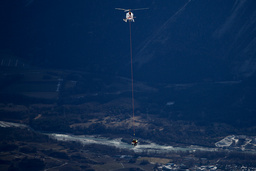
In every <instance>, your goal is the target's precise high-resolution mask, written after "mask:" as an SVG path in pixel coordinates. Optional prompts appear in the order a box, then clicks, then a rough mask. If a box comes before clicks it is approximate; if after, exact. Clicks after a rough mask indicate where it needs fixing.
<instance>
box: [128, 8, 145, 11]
mask: <svg viewBox="0 0 256 171" xmlns="http://www.w3.org/2000/svg"><path fill="white" fill-rule="evenodd" d="M147 9H149V8H137V9H131V10H133V11H135V10H147Z"/></svg>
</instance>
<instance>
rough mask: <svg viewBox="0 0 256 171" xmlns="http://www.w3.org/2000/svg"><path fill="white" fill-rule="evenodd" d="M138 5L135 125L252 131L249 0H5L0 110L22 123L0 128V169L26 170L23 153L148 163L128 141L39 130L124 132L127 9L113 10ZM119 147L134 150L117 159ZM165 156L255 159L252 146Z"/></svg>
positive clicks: (96, 162)
mask: <svg viewBox="0 0 256 171" xmlns="http://www.w3.org/2000/svg"><path fill="white" fill-rule="evenodd" d="M143 7H148V8H149V10H144V11H136V12H135V16H136V18H135V23H132V41H133V42H132V43H133V59H134V79H135V80H134V90H135V92H134V94H135V116H136V118H135V125H136V136H138V137H139V138H141V139H144V140H151V141H153V142H155V143H159V144H168V145H174V146H188V145H200V146H207V147H214V146H215V144H214V143H215V142H217V141H219V140H221V139H222V138H224V137H226V136H228V135H232V134H234V135H248V136H255V135H256V127H255V123H256V116H255V113H256V98H255V97H256V73H255V71H256V48H255V47H256V29H255V28H256V2H255V1H254V0H243V1H240V0H172V1H158V0H153V1H150V2H149V1H142V0H137V1H134V2H130V1H124V0H121V1H118V2H108V1H103V2H102V1H100V0H88V1H87V0H86V1H85V0H76V1H75V2H73V1H72V2H71V1H69V0H54V1H52V0H44V1H39V0H2V1H1V2H0V18H1V28H0V37H1V40H0V121H8V122H18V123H23V124H26V125H29V126H30V127H31V130H27V129H20V130H18V131H17V129H18V128H1V127H0V136H1V137H0V138H1V139H2V141H1V142H0V148H1V149H2V150H3V149H7V150H3V151H2V152H1V156H2V157H1V158H0V167H1V168H5V169H4V170H8V169H9V170H15V169H17V168H19V167H23V168H24V170H28V167H29V164H28V163H30V162H35V163H36V164H35V166H33V167H35V168H36V167H37V166H38V170H40V169H42V168H44V169H49V168H51V169H53V170H54V169H58V167H60V168H63V169H67V170H86V169H88V170H90V169H92V168H93V169H95V170H97V168H98V167H100V168H104V167H106V165H105V164H107V163H109V162H110V163H111V164H112V165H108V166H107V168H112V167H114V165H115V166H116V167H115V168H119V169H121V168H124V165H125V166H126V168H134V167H137V169H138V168H141V169H144V170H152V169H153V167H156V165H155V166H154V165H153V164H148V163H147V162H146V161H148V160H149V159H148V158H143V159H141V160H137V161H136V159H137V157H138V154H134V153H131V152H127V151H120V150H117V149H112V148H110V147H109V148H106V147H104V148H103V147H102V146H93V145H91V146H83V147H81V146H80V145H77V144H76V143H72V142H71V143H67V144H65V143H64V142H56V141H55V140H51V139H49V138H48V137H47V136H45V135H41V132H54V133H70V134H77V135H95V134H98V135H103V136H105V137H110V138H120V137H121V138H122V141H124V142H128V143H129V142H130V140H131V139H132V138H133V137H132V128H131V126H132V125H131V123H132V120H131V112H132V106H131V79H130V54H129V52H130V47H129V43H130V42H129V26H128V23H125V22H123V21H122V19H123V18H124V17H125V13H124V12H122V11H117V10H114V9H115V8H143ZM37 131H38V132H37ZM40 141H41V143H40ZM81 148H82V150H81ZM8 149H9V150H8ZM104 149H105V151H104ZM130 153H131V154H130ZM121 154H125V155H128V154H129V155H131V156H136V157H135V158H136V159H134V158H132V159H131V160H124V159H120V158H118V159H117V158H116V156H115V155H121ZM106 155H108V157H109V158H106ZM154 155H155V156H154V157H159V158H161V157H163V156H161V155H160V154H154ZM16 156H20V157H19V159H17V158H16ZM35 156H36V157H35ZM38 156H40V157H41V158H38ZM143 156H144V157H147V154H143ZM191 156H193V157H195V158H194V160H195V161H193V162H192V161H191V160H189V159H187V158H186V157H188V158H189V157H191ZM218 156H221V157H220V158H221V160H220V158H218ZM237 156H239V157H240V158H239V157H237ZM151 157H152V156H151ZM164 157H166V158H167V159H168V161H169V162H170V161H173V162H178V163H182V162H184V161H186V162H187V164H186V165H187V166H188V165H189V164H191V163H193V164H195V163H200V165H201V164H202V163H204V161H203V160H201V159H202V158H207V160H208V164H215V163H216V162H217V163H218V162H219V161H220V162H219V164H220V163H221V166H222V164H223V166H225V165H226V164H228V163H229V164H232V163H234V162H237V163H239V164H240V165H241V166H242V165H246V166H249V165H250V166H255V161H253V157H254V156H253V154H252V157H251V156H250V158H252V160H248V156H247V155H246V154H244V155H243V157H241V156H240V153H237V154H233V153H232V154H231V153H230V154H226V153H221V154H220V153H218V152H217V153H210V154H209V153H203V154H201V153H200V152H199V153H193V154H192V153H191V154H190V153H181V154H169V155H168V156H164ZM184 158H186V160H185V159H184ZM238 158H239V160H238ZM183 159H184V160H183ZM240 159H241V161H240ZM154 160H156V159H154ZM83 162H84V163H83ZM120 162H124V163H125V164H124V165H123V164H122V165H120ZM81 163H83V164H81ZM141 163H142V164H141ZM143 163H144V164H143ZM156 163H157V162H156ZM248 163H249V164H248ZM117 165H118V166H117ZM191 167H192V165H191ZM1 168H0V170H1ZM35 168H32V169H31V170H33V169H35ZM98 169H99V168H98ZM134 169H135V168H134Z"/></svg>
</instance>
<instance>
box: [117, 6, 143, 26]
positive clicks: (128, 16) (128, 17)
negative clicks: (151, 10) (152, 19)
mask: <svg viewBox="0 0 256 171" xmlns="http://www.w3.org/2000/svg"><path fill="white" fill-rule="evenodd" d="M115 9H116V10H122V11H124V12H127V13H126V18H125V19H123V21H124V22H126V23H127V21H129V22H135V20H134V18H136V17H134V15H133V13H132V12H131V11H132V10H133V11H135V10H145V9H148V8H138V9H123V8H115Z"/></svg>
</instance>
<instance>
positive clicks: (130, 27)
mask: <svg viewBox="0 0 256 171" xmlns="http://www.w3.org/2000/svg"><path fill="white" fill-rule="evenodd" d="M131 25H132V24H131V22H129V29H130V55H131V80H132V128H133V135H134V136H135V127H134V91H133V62H132V26H131Z"/></svg>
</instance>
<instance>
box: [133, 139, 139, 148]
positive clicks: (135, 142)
mask: <svg viewBox="0 0 256 171" xmlns="http://www.w3.org/2000/svg"><path fill="white" fill-rule="evenodd" d="M132 145H133V146H134V147H135V146H136V145H138V140H137V139H133V140H132Z"/></svg>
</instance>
